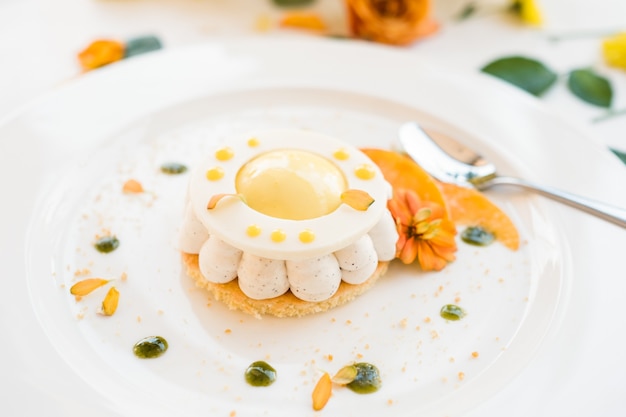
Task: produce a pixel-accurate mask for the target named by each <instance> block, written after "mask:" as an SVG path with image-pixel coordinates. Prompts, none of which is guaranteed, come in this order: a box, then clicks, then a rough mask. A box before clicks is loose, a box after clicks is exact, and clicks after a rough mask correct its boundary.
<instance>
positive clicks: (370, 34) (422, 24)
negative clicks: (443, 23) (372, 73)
mask: <svg viewBox="0 0 626 417" xmlns="http://www.w3.org/2000/svg"><path fill="white" fill-rule="evenodd" d="M346 6H347V11H348V23H349V27H350V32H351V33H352V35H354V36H356V37H357V38H361V39H365V40H370V41H374V42H381V43H386V44H391V45H407V44H410V43H412V42H414V41H415V40H417V39H419V38H421V37H424V36H427V35H430V34H431V33H434V32H436V31H437V29H438V27H439V25H438V24H437V23H436V22H435V20H433V19H432V18H431V16H430V11H431V2H430V0H395V1H374V0H346Z"/></svg>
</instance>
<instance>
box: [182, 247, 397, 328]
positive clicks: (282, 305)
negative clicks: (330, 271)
mask: <svg viewBox="0 0 626 417" xmlns="http://www.w3.org/2000/svg"><path fill="white" fill-rule="evenodd" d="M182 259H183V263H184V264H185V267H186V269H187V275H188V276H189V277H191V278H192V279H193V280H194V282H195V284H196V286H197V287H200V288H204V289H205V290H207V291H208V292H210V293H211V294H212V295H213V297H214V298H215V299H216V300H217V301H220V302H222V303H224V304H226V305H227V306H228V308H230V309H231V310H240V311H243V312H244V313H248V314H251V315H253V316H255V317H257V318H261V317H262V316H263V315H271V316H276V317H302V316H306V315H308V314H313V313H320V312H322V311H327V310H330V309H331V308H334V307H337V306H340V305H342V304H345V303H348V302H350V301H352V300H354V299H355V298H356V297H358V296H359V295H361V294H363V293H364V292H365V291H367V290H369V289H370V288H371V287H372V286H373V285H374V284H375V283H376V281H378V279H379V278H380V277H381V276H382V275H384V273H385V272H386V271H387V267H388V265H389V262H379V263H378V267H377V268H376V271H374V273H373V274H372V275H371V276H370V277H369V278H368V279H367V281H365V282H363V283H362V284H359V285H351V284H347V283H345V282H342V283H341V285H340V286H339V289H338V290H337V292H336V293H335V294H334V295H333V296H332V297H330V298H329V299H327V300H324V301H320V302H311V301H304V300H301V299H299V298H297V297H296V296H295V295H293V294H292V293H291V291H288V292H286V293H285V294H283V295H281V296H279V297H275V298H271V299H267V300H254V299H252V298H249V297H248V296H246V295H245V294H244V293H243V292H242V291H241V290H240V289H239V285H238V283H237V279H234V280H233V281H230V282H228V283H226V284H216V283H212V282H209V281H207V280H206V279H204V277H203V276H202V274H201V273H200V269H199V267H198V255H197V254H190V253H184V252H183V253H182Z"/></svg>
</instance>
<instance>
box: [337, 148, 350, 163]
mask: <svg viewBox="0 0 626 417" xmlns="http://www.w3.org/2000/svg"><path fill="white" fill-rule="evenodd" d="M333 156H334V157H335V159H338V160H340V161H345V160H346V159H348V158H350V154H349V153H348V151H346V150H345V149H343V148H342V149H337V150H336V151H335V153H333Z"/></svg>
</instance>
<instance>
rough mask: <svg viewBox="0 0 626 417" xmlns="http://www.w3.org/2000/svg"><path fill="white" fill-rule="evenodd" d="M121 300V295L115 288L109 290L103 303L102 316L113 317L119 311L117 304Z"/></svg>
mask: <svg viewBox="0 0 626 417" xmlns="http://www.w3.org/2000/svg"><path fill="white" fill-rule="evenodd" d="M119 300H120V293H119V291H118V290H117V289H116V288H115V287H111V288H109V292H107V295H106V296H105V297H104V300H103V301H102V314H103V315H105V316H112V315H113V314H114V313H115V311H116V310H117V304H118V302H119Z"/></svg>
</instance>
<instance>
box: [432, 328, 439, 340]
mask: <svg viewBox="0 0 626 417" xmlns="http://www.w3.org/2000/svg"><path fill="white" fill-rule="evenodd" d="M430 337H432V338H433V339H437V338H438V337H439V333H437V330H431V332H430Z"/></svg>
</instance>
